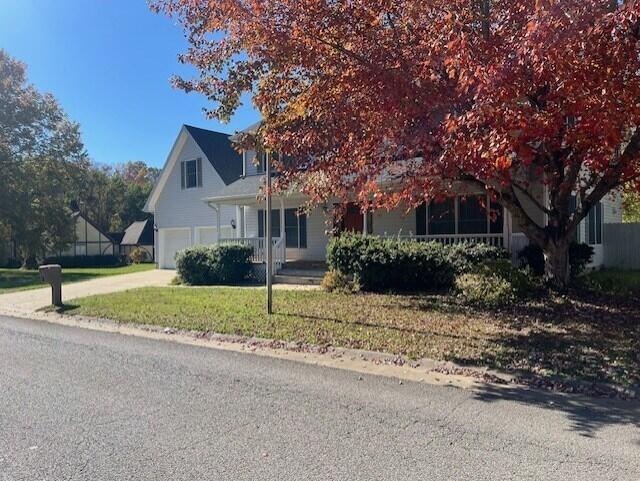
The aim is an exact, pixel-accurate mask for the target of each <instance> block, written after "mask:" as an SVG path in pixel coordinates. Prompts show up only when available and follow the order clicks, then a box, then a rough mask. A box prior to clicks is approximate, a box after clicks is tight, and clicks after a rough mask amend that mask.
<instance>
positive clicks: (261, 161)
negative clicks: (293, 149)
mask: <svg viewBox="0 0 640 481" xmlns="http://www.w3.org/2000/svg"><path fill="white" fill-rule="evenodd" d="M256 158H257V166H256V172H257V173H258V174H264V173H265V172H266V170H267V153H266V152H258V153H257V154H256ZM279 159H280V154H277V153H275V152H271V161H272V164H271V165H272V167H273V161H274V160H279ZM272 173H274V171H273V168H272Z"/></svg>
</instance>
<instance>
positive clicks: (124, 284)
mask: <svg viewBox="0 0 640 481" xmlns="http://www.w3.org/2000/svg"><path fill="white" fill-rule="evenodd" d="M175 275H176V273H175V271H167V270H153V271H144V272H135V273H133V274H123V275H120V276H108V277H101V278H97V279H91V280H89V281H82V282H74V283H70V284H63V286H62V300H63V301H64V302H66V301H69V300H71V299H76V298H78V297H86V296H93V295H98V294H110V293H112V292H118V291H125V290H127V289H136V288H138V287H156V286H167V285H169V282H171V280H172V279H173V278H174V277H175ZM50 304H51V289H50V288H49V287H45V288H42V289H32V290H27V291H19V292H11V293H9V294H2V295H0V314H3V315H14V316H25V315H30V314H32V313H34V312H35V311H37V310H38V309H42V308H43V307H47V306H48V305H50Z"/></svg>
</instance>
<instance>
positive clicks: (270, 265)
mask: <svg viewBox="0 0 640 481" xmlns="http://www.w3.org/2000/svg"><path fill="white" fill-rule="evenodd" d="M265 157H266V159H265V161H266V164H267V165H266V166H265V169H264V170H265V173H266V176H267V178H266V182H265V184H266V190H267V192H266V195H267V198H266V201H267V208H266V212H267V215H266V217H267V218H266V219H265V224H266V225H265V229H264V231H265V237H266V239H265V242H266V244H267V245H266V248H267V256H266V257H267V314H268V315H271V314H273V293H272V287H271V282H272V280H273V272H272V271H273V246H272V245H271V237H272V232H271V152H269V151H267V152H265Z"/></svg>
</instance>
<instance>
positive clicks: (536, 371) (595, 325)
mask: <svg viewBox="0 0 640 481" xmlns="http://www.w3.org/2000/svg"><path fill="white" fill-rule="evenodd" d="M264 297H265V292H264V290H263V289H251V288H198V289H191V288H180V287H167V288H144V289H137V290H131V291H127V292H121V293H116V294H110V295H107V296H96V297H88V298H84V299H79V300H74V304H76V305H75V306H69V307H68V312H69V313H71V314H81V315H86V316H92V317H101V318H107V319H112V320H114V321H117V322H124V323H140V324H153V325H159V326H166V327H174V328H178V329H193V330H199V331H210V332H216V333H223V334H237V335H244V336H257V337H264V338H273V339H282V340H285V341H295V342H304V343H312V344H320V345H332V346H343V347H352V348H360V349H367V350H374V351H383V352H388V353H393V354H403V355H406V356H409V357H411V358H421V357H429V358H433V359H439V360H451V361H456V362H459V363H463V364H468V365H484V366H490V367H496V368H502V369H507V370H512V371H516V370H517V371H522V372H525V373H527V374H529V375H531V376H533V377H534V378H535V379H540V380H548V379H551V378H556V377H560V378H562V379H575V378H578V379H582V380H589V381H601V382H611V383H616V384H619V385H634V384H636V383H638V382H640V355H639V354H638V353H639V352H640V322H639V320H640V306H638V305H637V303H635V304H634V303H626V304H615V303H612V301H610V300H608V299H607V298H604V297H603V298H597V297H596V298H595V299H594V298H585V297H580V296H579V295H577V294H576V295H573V296H572V297H554V298H551V299H545V300H544V302H542V301H540V302H529V303H527V304H522V305H519V306H517V307H513V308H509V309H505V310H501V311H490V310H481V309H479V308H471V307H468V306H464V305H462V304H461V303H460V302H459V301H457V300H456V298H455V297H453V296H447V295H426V294H425V295H391V294H355V295H349V294H337V293H332V294H330V293H326V292H322V291H294V290H278V291H275V292H274V312H275V314H274V315H273V316H272V317H271V318H268V317H267V316H266V315H265V313H264Z"/></svg>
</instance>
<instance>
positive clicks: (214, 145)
mask: <svg viewBox="0 0 640 481" xmlns="http://www.w3.org/2000/svg"><path fill="white" fill-rule="evenodd" d="M184 128H185V129H187V132H189V134H191V137H193V140H195V141H196V144H198V147H200V149H202V151H203V152H204V155H206V156H207V159H209V162H210V163H211V165H212V166H213V168H214V169H216V171H217V172H218V174H219V175H220V177H221V178H222V181H223V182H224V183H225V185H229V184H230V183H231V182H233V181H234V180H236V179H238V177H240V175H242V155H241V154H240V153H238V152H236V150H235V149H234V148H233V144H232V141H231V136H230V135H228V134H223V133H221V132H214V131H213V130H205V129H200V128H198V127H193V126H191V125H185V126H184Z"/></svg>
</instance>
